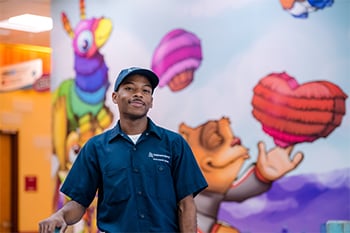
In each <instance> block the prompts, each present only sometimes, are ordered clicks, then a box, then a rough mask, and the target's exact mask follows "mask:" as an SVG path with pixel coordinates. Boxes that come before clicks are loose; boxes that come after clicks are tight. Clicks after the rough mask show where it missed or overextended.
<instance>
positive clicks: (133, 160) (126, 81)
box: [39, 67, 207, 233]
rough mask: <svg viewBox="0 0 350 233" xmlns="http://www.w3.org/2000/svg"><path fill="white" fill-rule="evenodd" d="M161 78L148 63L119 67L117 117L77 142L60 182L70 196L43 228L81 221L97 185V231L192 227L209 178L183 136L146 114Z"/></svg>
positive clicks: (184, 229)
mask: <svg viewBox="0 0 350 233" xmlns="http://www.w3.org/2000/svg"><path fill="white" fill-rule="evenodd" d="M158 82H159V79H158V77H157V75H156V74H155V73H153V72H152V71H151V70H148V69H143V68H137V67H132V68H128V69H124V70H122V71H121V72H120V73H119V75H118V77H117V79H116V82H115V85H114V92H113V94H112V100H113V103H115V104H116V105H118V109H119V116H120V119H119V120H118V122H117V124H116V125H115V127H114V128H113V129H111V130H108V131H106V132H104V133H102V134H100V135H97V136H94V137H92V138H91V139H90V140H89V141H88V142H87V143H86V144H85V145H84V147H83V148H82V149H81V151H80V152H79V155H78V157H77V159H76V160H75V162H74V164H73V167H72V169H71V170H70V172H69V174H68V176H67V178H66V180H65V182H64V183H63V186H62V188H61V191H62V192H63V193H64V194H66V195H67V196H68V197H69V198H70V199H71V201H69V202H67V203H66V204H65V205H64V206H63V207H62V208H61V209H60V210H58V211H57V212H56V213H54V214H53V215H51V216H50V217H49V218H47V219H44V220H43V221H41V222H40V223H39V230H40V232H41V233H44V232H53V231H54V230H55V229H56V228H60V229H61V232H64V231H65V230H66V229H67V225H72V224H74V223H76V222H78V221H79V220H80V219H81V218H82V216H83V215H84V213H85V211H86V208H88V207H89V205H90V204H91V202H92V201H93V199H94V197H95V195H96V193H98V205H97V225H98V228H99V230H100V231H102V232H193V233H194V232H197V222H196V206H195V203H194V197H195V196H196V195H197V194H198V193H199V192H201V191H202V190H203V189H205V188H206V187H207V182H206V180H205V178H204V176H203V175H202V173H201V170H200V168H199V166H198V165H197V162H196V160H195V158H194V155H193V153H192V151H191V149H190V147H189V145H188V144H187V142H186V141H185V140H184V138H183V137H182V136H181V135H180V134H178V133H176V132H173V131H170V130H168V129H165V128H163V127H160V126H157V125H156V124H155V123H154V122H153V121H152V120H151V119H150V118H149V117H148V116H147V113H148V111H149V109H150V108H152V106H153V92H154V90H155V88H156V87H157V85H158ZM189 174H190V175H189Z"/></svg>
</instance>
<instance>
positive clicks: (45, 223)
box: [39, 201, 86, 233]
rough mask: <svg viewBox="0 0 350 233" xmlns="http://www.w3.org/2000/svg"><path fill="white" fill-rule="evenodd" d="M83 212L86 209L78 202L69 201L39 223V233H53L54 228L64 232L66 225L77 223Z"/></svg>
mask: <svg viewBox="0 0 350 233" xmlns="http://www.w3.org/2000/svg"><path fill="white" fill-rule="evenodd" d="M85 210H86V208H85V207H84V206H82V205H80V204H79V203H78V202H76V201H69V202H67V203H66V204H65V205H64V206H63V207H62V208H61V209H59V210H58V211H57V212H56V213H54V214H52V215H51V216H50V217H48V218H47V219H44V220H42V221H40V222H39V232H40V233H51V232H55V229H56V228H60V232H64V231H65V230H66V229H67V226H68V225H72V224H74V223H76V222H78V221H79V220H80V219H81V218H82V217H83V215H84V213H85Z"/></svg>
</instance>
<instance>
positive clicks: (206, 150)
mask: <svg viewBox="0 0 350 233" xmlns="http://www.w3.org/2000/svg"><path fill="white" fill-rule="evenodd" d="M179 133H180V134H181V135H182V136H183V137H184V138H185V140H186V141H187V142H188V143H189V145H190V147H191V148H192V151H193V153H194V155H195V157H196V160H197V162H198V164H199V166H200V168H201V170H202V172H203V174H204V176H205V178H206V180H207V182H208V185H209V186H208V188H207V189H206V190H204V191H203V192H201V193H200V194H199V195H198V196H197V197H196V198H195V202H196V205H197V214H198V232H200V233H206V232H207V233H214V232H215V233H221V232H225V233H230V232H234V233H238V232H239V229H236V228H235V227H233V226H229V225H228V224H227V223H223V222H218V220H217V214H218V210H219V207H220V204H221V202H224V201H225V202H232V201H235V202H242V201H244V200H246V199H248V198H250V197H254V196H257V195H259V194H262V193H264V192H266V191H267V190H269V188H270V187H271V184H272V182H273V181H275V180H277V179H279V178H281V177H282V176H284V175H285V174H286V173H288V172H290V171H292V170H294V169H295V168H296V167H297V166H298V165H299V164H300V163H301V161H302V160H303V158H304V155H303V153H301V152H298V153H296V154H295V155H294V157H293V158H292V157H291V152H292V149H293V146H290V147H287V148H281V147H275V148H273V149H272V150H270V151H266V148H265V144H264V143H263V142H259V143H258V149H259V152H258V153H259V154H258V160H257V162H256V163H254V164H252V165H251V166H250V167H249V168H248V169H247V171H246V172H244V174H243V175H242V176H241V177H238V175H239V172H240V170H241V168H242V166H243V163H244V162H245V161H246V160H247V159H249V158H250V156H249V151H248V149H247V148H246V147H244V146H242V145H241V140H240V138H238V137H237V136H235V135H234V134H233V132H232V130H231V128H230V120H229V118H227V117H223V118H221V119H220V120H216V121H208V122H206V123H204V124H202V125H200V126H198V127H196V128H191V127H189V126H187V125H186V124H185V123H181V124H180V126H179Z"/></svg>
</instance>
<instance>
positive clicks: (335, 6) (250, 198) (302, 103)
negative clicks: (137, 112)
mask: <svg viewBox="0 0 350 233" xmlns="http://www.w3.org/2000/svg"><path fill="white" fill-rule="evenodd" d="M85 4H86V5H87V7H86V8H85ZM154 5H157V8H154V7H152V6H154ZM348 7H350V2H345V1H343V2H341V1H340V2H334V1H332V0H323V1H311V0H305V1H299V0H298V1H293V0H290V1H289V0H280V1H279V2H278V1H276V2H270V3H268V4H266V2H265V3H263V1H259V0H253V1H248V2H247V1H223V2H216V3H213V2H211V1H208V2H206V1H203V2H197V1H188V2H186V3H181V4H180V3H178V2H177V1H167V3H166V4H165V3H163V2H160V1H156V0H150V1H144V2H118V1H113V0H105V1H103V4H100V3H99V2H97V1H92V0H85V1H84V0H80V2H78V1H77V0H75V1H69V0H62V1H53V3H52V15H53V17H54V19H55V18H56V20H54V22H56V23H55V24H56V25H55V27H54V30H53V31H52V47H53V51H54V52H53V63H54V64H53V67H54V68H53V74H52V90H54V98H53V110H54V114H53V130H54V131H53V132H54V134H53V135H54V139H53V142H54V151H53V154H54V156H53V157H54V159H53V170H54V175H55V176H56V177H57V187H56V195H55V197H54V206H55V208H59V207H61V206H62V205H63V203H64V202H65V201H66V199H65V197H63V196H62V195H61V194H60V193H59V186H60V184H61V183H62V182H63V180H64V178H65V176H66V174H67V172H68V171H69V169H70V167H71V165H72V163H73V162H74V159H75V157H76V156H77V154H78V152H79V149H80V148H81V146H82V145H83V144H84V143H85V142H86V140H88V139H89V138H90V137H91V136H93V135H95V134H98V133H100V132H102V131H104V130H106V129H108V128H110V127H112V126H113V125H114V124H115V123H116V119H118V117H117V114H118V113H117V111H116V108H115V107H114V106H113V104H112V103H111V100H110V96H111V92H112V90H111V88H110V83H113V82H114V76H115V75H116V74H118V73H119V71H120V69H122V68H125V67H127V66H143V67H147V68H151V69H152V70H153V71H154V72H155V73H157V75H158V76H159V78H160V82H159V88H158V89H157V90H156V92H155V95H156V96H155V100H154V110H152V111H151V112H150V115H151V117H152V119H153V120H155V121H156V122H157V123H159V124H160V125H163V126H165V127H167V128H170V129H172V130H174V131H177V132H179V133H180V134H181V135H182V136H183V137H184V138H185V139H186V140H187V142H188V143H189V145H190V146H191V148H192V150H193V152H194V154H195V157H196V160H197V162H198V163H199V165H200V168H201V169H202V171H203V173H204V175H205V177H206V179H207V181H208V183H209V187H208V188H207V189H206V190H205V191H204V192H202V193H200V194H199V195H198V196H197V197H196V199H195V201H196V205H197V208H198V232H200V233H214V232H218V233H220V232H235V233H237V232H240V233H244V232H259V233H260V232H283V233H290V232H326V223H327V221H330V220H350V207H349V206H350V200H349V196H350V184H349V179H350V176H349V174H350V159H349V156H348V154H349V151H350V147H349V144H348V143H347V142H348V140H349V134H348V132H349V130H350V121H349V117H348V115H347V114H346V108H347V107H349V103H348V101H346V100H347V97H348V96H347V93H349V92H350V89H349V88H350V86H349V85H348V76H349V69H348V64H349V61H350V55H349V54H348V53H346V51H349V49H350V43H349V37H348V35H347V33H348V32H349V30H350V26H349V24H348V23H345V22H349V20H347V21H346V20H344V17H345V18H347V19H350V18H349V16H347V15H348V14H347V12H346V10H345V9H347V8H348ZM87 9H89V13H88V15H90V16H91V18H86V13H85V11H86V10H87ZM321 10H322V11H321ZM79 12H80V14H79ZM286 12H287V13H288V14H286ZM311 12H312V13H313V14H312V17H311V16H309V13H311ZM67 15H69V16H70V17H71V18H73V19H74V21H76V22H77V26H75V27H74V29H73V28H72V27H71V24H70V22H69V20H68V17H67ZM76 15H79V18H76V17H75V16H76ZM94 15H106V16H108V17H109V18H105V17H99V18H96V17H94ZM290 16H292V17H290ZM112 25H113V29H112ZM67 34H68V36H69V37H67ZM346 35H347V36H346ZM67 38H69V39H71V41H70V40H67ZM107 41H109V42H108V43H106V42H107ZM71 51H73V52H74V56H72V53H71ZM102 54H104V55H102ZM62 58H64V59H62ZM68 67H73V68H68ZM95 207H96V200H95V201H94V203H93V204H92V205H91V207H90V208H89V209H88V211H87V213H86V215H85V216H84V219H83V220H82V221H81V222H79V223H78V224H76V225H75V226H74V227H72V231H73V232H98V230H97V227H96V225H95V214H96V213H95Z"/></svg>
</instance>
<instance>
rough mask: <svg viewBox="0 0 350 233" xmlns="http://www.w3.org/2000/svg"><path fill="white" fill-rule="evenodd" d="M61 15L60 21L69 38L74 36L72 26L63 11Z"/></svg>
mask: <svg viewBox="0 0 350 233" xmlns="http://www.w3.org/2000/svg"><path fill="white" fill-rule="evenodd" d="M61 16H62V23H63V27H64V29H65V30H66V32H67V33H68V35H69V36H70V37H71V38H74V32H73V29H72V27H71V26H70V23H69V19H68V17H67V15H66V14H65V13H64V12H62V14H61Z"/></svg>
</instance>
